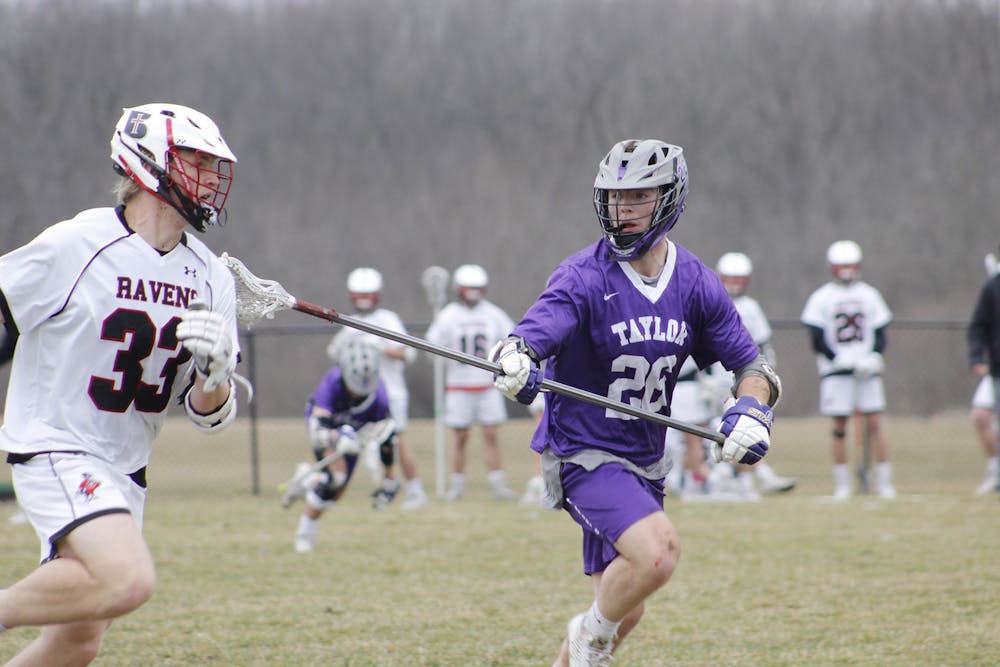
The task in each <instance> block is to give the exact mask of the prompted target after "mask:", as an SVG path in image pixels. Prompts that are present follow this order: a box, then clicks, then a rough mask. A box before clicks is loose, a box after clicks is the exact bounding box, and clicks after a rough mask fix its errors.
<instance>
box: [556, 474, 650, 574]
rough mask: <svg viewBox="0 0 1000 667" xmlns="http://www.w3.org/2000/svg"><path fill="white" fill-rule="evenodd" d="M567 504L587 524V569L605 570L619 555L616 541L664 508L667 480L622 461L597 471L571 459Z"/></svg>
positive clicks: (565, 489)
mask: <svg viewBox="0 0 1000 667" xmlns="http://www.w3.org/2000/svg"><path fill="white" fill-rule="evenodd" d="M562 483H563V493H564V495H565V498H566V500H565V502H564V504H563V507H564V508H565V510H566V511H567V512H569V514H570V516H572V517H573V520H574V521H576V522H577V523H578V524H580V527H581V528H583V572H584V574H588V575H589V574H593V573H594V572H603V571H604V569H605V568H606V567H607V566H608V564H609V563H611V561H613V560H614V559H615V557H616V556H617V555H618V551H617V550H616V549H615V547H614V544H615V542H617V541H618V538H619V537H621V536H622V533H624V532H625V531H626V530H627V529H628V528H629V526H631V525H632V524H634V523H635V522H637V521H639V520H640V519H644V518H646V517H647V516H649V515H650V514H653V513H654V512H662V511H663V480H662V479H661V480H656V481H653V480H649V479H646V478H644V477H640V476H639V475H636V474H635V473H633V472H630V471H629V470H626V469H625V467H624V466H622V465H620V464H618V463H605V464H604V465H602V466H600V467H599V468H597V469H596V470H594V471H593V472H587V470H586V468H582V467H580V466H578V465H574V464H572V463H568V464H566V465H565V466H563V470H562Z"/></svg>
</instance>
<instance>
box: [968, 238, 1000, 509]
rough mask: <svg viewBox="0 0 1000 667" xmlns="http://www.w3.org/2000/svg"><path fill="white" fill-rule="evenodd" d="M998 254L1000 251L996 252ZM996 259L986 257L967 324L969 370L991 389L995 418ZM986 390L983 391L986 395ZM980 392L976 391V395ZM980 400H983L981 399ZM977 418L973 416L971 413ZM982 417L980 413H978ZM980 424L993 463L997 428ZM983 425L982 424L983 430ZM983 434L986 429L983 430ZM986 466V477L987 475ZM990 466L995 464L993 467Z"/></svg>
mask: <svg viewBox="0 0 1000 667" xmlns="http://www.w3.org/2000/svg"><path fill="white" fill-rule="evenodd" d="M997 252H998V253H1000V248H998V249H997ZM997 259H998V256H997V255H994V254H993V253H990V254H988V255H986V260H985V263H986V273H987V275H988V276H989V278H987V280H986V282H985V283H983V286H982V289H981V290H980V291H979V296H978V297H977V299H976V305H975V308H974V309H973V312H972V319H971V320H970V322H969V329H968V332H967V335H968V344H969V367H970V369H971V371H972V374H973V375H974V376H975V377H978V378H980V386H982V383H983V382H988V383H990V384H991V385H992V389H993V398H994V401H993V407H994V417H995V416H997V415H998V414H1000V402H997V401H996V398H997V396H998V395H1000V270H998V268H1000V267H998V262H997ZM985 391H986V390H984V393H985ZM978 393H979V392H978V391H977V394H978ZM980 398H981V399H982V400H984V399H985V397H984V396H981V397H980ZM973 414H974V415H975V414H976V413H975V412H974V413H973ZM980 414H981V413H980ZM981 419H982V421H984V422H986V424H988V425H989V426H990V427H992V428H993V433H992V438H991V439H992V448H991V447H990V446H989V442H988V440H987V439H986V438H987V436H988V433H984V432H983V431H980V439H981V441H982V443H983V446H984V448H985V449H986V453H987V456H989V455H990V454H992V456H991V457H990V458H989V460H992V461H995V460H996V458H995V457H996V456H997V454H998V453H1000V452H998V446H997V440H996V428H995V426H994V422H993V419H989V420H987V419H986V418H985V415H982V416H981ZM986 424H983V426H985V425H986ZM984 430H985V429H984ZM990 465H991V464H990V463H989V461H988V462H987V473H989V472H990V470H989V466H990ZM992 465H993V466H996V465H997V464H996V463H995V462H994V463H992ZM984 487H987V488H986V492H988V491H989V488H988V487H989V485H988V484H987V483H986V481H985V480H984V483H983V484H982V485H980V490H981V489H983V488H984ZM993 488H994V489H995V490H997V491H1000V478H998V477H997V476H996V473H994V479H993Z"/></svg>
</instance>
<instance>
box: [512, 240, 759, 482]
mask: <svg viewBox="0 0 1000 667" xmlns="http://www.w3.org/2000/svg"><path fill="white" fill-rule="evenodd" d="M605 243H606V242H605V241H604V240H603V239H602V240H600V241H598V242H597V243H595V244H593V245H591V246H589V247H587V248H584V249H583V250H581V251H580V252H578V253H576V254H575V255H572V256H570V257H569V258H567V259H566V260H564V261H563V262H562V263H561V264H560V265H559V266H558V267H556V270H555V271H554V272H553V274H552V276H551V278H549V283H548V285H547V286H546V288H545V291H544V292H542V294H541V296H539V297H538V300H537V301H535V303H534V304H533V305H532V306H531V307H530V308H529V309H528V311H527V313H525V315H524V318H523V319H522V320H521V321H520V323H518V324H517V325H516V326H515V327H514V331H513V335H515V336H522V337H523V338H524V340H525V342H527V344H528V345H529V346H530V347H531V348H532V349H533V350H534V351H535V352H536V353H538V356H539V358H542V359H548V365H547V367H546V377H549V378H551V379H553V380H555V381H557V382H561V383H564V384H567V385H571V386H574V387H578V388H580V389H584V390H586V391H589V392H591V393H594V394H598V395H601V396H607V397H608V398H609V399H611V400H614V401H621V402H624V403H628V404H630V405H632V406H634V407H637V408H643V409H646V410H650V411H653V412H659V413H661V414H664V415H669V414H670V399H671V396H672V395H673V390H674V384H675V383H676V381H677V373H678V371H679V370H680V367H681V364H682V363H684V360H685V359H686V358H687V357H688V356H693V357H694V359H695V361H696V362H698V366H700V367H706V366H709V365H711V364H712V363H714V362H716V361H719V362H721V363H722V365H723V366H725V367H726V368H727V369H729V370H734V369H737V368H740V367H742V366H745V365H746V364H748V363H750V361H752V360H753V359H754V358H756V357H757V354H758V353H759V350H758V349H757V345H756V344H755V343H754V341H753V338H751V336H750V334H749V333H748V332H747V330H746V328H745V327H744V326H743V323H742V321H741V320H740V317H739V314H738V313H737V311H736V308H735V306H733V301H732V299H731V298H730V297H729V294H727V293H726V290H725V288H724V287H723V286H722V282H721V281H720V280H719V278H718V276H717V275H716V274H715V272H714V271H712V270H711V269H710V268H708V267H707V266H705V265H704V264H703V263H702V262H701V261H700V260H699V259H698V258H697V257H695V256H694V255H693V254H692V253H691V252H689V251H688V250H686V249H684V248H682V247H680V246H679V245H677V244H675V243H673V242H670V241H668V244H669V246H670V251H669V254H668V257H667V263H666V266H664V268H663V273H662V274H661V276H660V278H659V280H658V281H657V282H656V284H655V285H649V284H647V283H646V282H645V281H644V280H643V278H642V277H641V276H639V275H638V274H637V273H636V272H635V271H634V270H633V269H632V267H631V266H630V265H629V264H628V263H624V262H623V263H619V262H616V261H615V260H614V259H612V258H611V257H610V256H609V253H608V250H607V248H606V245H605ZM665 433H666V427H664V426H661V425H659V424H654V423H652V422H650V421H647V420H644V419H637V418H634V417H631V416H629V415H626V414H623V413H620V412H617V411H615V410H610V409H605V408H602V407H598V406H594V405H591V404H589V403H584V402H582V401H579V400H577V399H574V398H569V397H567V396H562V395H559V394H554V393H553V394H549V395H548V396H547V402H546V410H545V413H544V418H543V420H542V422H541V424H540V426H539V428H538V430H537V431H536V432H535V436H534V437H533V438H532V443H531V446H532V448H533V449H535V450H536V451H539V452H541V451H543V450H544V448H545V447H546V446H549V447H551V448H552V452H553V453H554V454H555V455H556V456H560V457H562V456H568V455H570V454H573V453H574V452H578V451H580V450H583V449H594V448H596V449H603V450H606V451H609V452H612V453H614V454H617V455H619V456H622V457H624V458H627V459H629V460H631V461H632V462H633V463H635V464H637V465H639V466H648V465H651V464H653V463H655V462H657V461H659V460H660V459H661V458H662V456H663V450H664V436H665Z"/></svg>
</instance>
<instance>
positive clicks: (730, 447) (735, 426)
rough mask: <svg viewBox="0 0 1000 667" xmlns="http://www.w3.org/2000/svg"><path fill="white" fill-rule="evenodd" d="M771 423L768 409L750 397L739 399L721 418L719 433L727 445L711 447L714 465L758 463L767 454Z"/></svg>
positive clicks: (772, 418) (772, 419)
mask: <svg viewBox="0 0 1000 667" xmlns="http://www.w3.org/2000/svg"><path fill="white" fill-rule="evenodd" d="M773 421H774V415H773V414H772V413H771V408H769V407H767V406H766V405H764V404H763V403H761V402H760V401H758V400H757V399H756V398H754V397H752V396H742V397H740V398H739V399H738V400H737V401H736V402H735V403H733V404H732V405H731V406H730V407H729V409H728V410H726V412H725V413H724V414H723V415H722V426H721V427H720V428H719V431H720V432H721V433H722V434H723V435H724V436H726V441H725V442H724V443H722V444H721V445H720V444H719V443H713V444H712V458H714V459H715V461H716V462H717V463H718V462H719V461H727V462H729V463H749V464H754V463H757V461H760V460H761V459H762V458H764V455H765V454H767V448H768V446H769V445H770V443H771V424H772V422H773Z"/></svg>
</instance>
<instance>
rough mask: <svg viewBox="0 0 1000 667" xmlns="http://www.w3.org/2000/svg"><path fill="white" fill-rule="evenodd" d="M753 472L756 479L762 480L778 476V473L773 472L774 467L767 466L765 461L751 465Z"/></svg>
mask: <svg viewBox="0 0 1000 667" xmlns="http://www.w3.org/2000/svg"><path fill="white" fill-rule="evenodd" d="M753 471H754V473H755V474H756V475H757V479H759V480H761V481H763V480H766V479H774V478H775V477H777V476H778V473H776V472H774V468H772V467H771V466H769V465H768V464H767V463H766V462H764V461H760V462H758V463H757V464H755V465H754V467H753Z"/></svg>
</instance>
